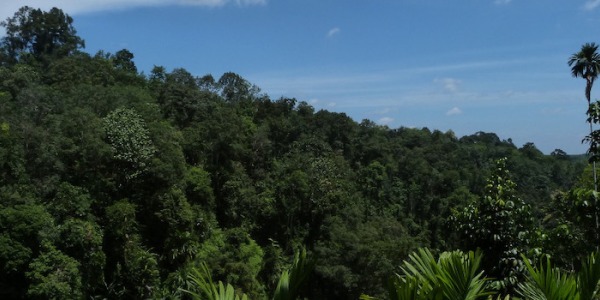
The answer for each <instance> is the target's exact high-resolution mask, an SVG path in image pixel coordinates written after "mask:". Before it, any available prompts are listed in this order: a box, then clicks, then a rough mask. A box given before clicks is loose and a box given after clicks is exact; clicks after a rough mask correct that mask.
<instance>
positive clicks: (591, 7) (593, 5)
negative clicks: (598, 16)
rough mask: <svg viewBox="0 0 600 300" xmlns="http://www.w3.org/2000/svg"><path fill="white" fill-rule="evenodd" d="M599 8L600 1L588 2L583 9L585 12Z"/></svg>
mask: <svg viewBox="0 0 600 300" xmlns="http://www.w3.org/2000/svg"><path fill="white" fill-rule="evenodd" d="M598 6H600V0H588V1H586V2H585V4H584V5H583V9H585V10H594V9H596V7H598Z"/></svg>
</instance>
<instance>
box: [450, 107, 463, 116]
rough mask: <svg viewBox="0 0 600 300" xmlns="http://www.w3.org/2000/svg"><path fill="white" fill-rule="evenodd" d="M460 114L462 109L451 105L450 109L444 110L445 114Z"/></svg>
mask: <svg viewBox="0 0 600 300" xmlns="http://www.w3.org/2000/svg"><path fill="white" fill-rule="evenodd" d="M460 114H462V110H460V108H458V107H453V108H452V109H451V110H449V111H447V112H446V116H455V115H460Z"/></svg>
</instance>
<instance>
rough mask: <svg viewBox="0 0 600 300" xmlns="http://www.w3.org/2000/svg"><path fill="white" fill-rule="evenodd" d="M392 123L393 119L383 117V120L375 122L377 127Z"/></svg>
mask: <svg viewBox="0 0 600 300" xmlns="http://www.w3.org/2000/svg"><path fill="white" fill-rule="evenodd" d="M392 122H394V119H393V118H390V117H383V118H381V119H379V120H377V124H379V125H389V124H390V123H392Z"/></svg>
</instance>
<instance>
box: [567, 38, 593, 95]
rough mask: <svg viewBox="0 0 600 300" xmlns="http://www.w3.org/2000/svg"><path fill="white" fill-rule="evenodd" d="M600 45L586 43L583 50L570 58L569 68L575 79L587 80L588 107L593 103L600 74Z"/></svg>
mask: <svg viewBox="0 0 600 300" xmlns="http://www.w3.org/2000/svg"><path fill="white" fill-rule="evenodd" d="M597 51H598V45H596V44H595V43H586V44H584V45H583V46H581V50H580V51H579V52H577V53H574V54H573V55H571V57H570V58H569V66H570V67H571V74H572V75H573V77H581V78H583V79H585V81H586V86H585V98H586V99H587V101H588V106H589V104H590V101H591V97H590V95H591V92H592V86H593V85H594V81H595V80H596V78H598V75H599V74H600V54H598V52H597Z"/></svg>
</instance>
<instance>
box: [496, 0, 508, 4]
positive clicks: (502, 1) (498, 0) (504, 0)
mask: <svg viewBox="0 0 600 300" xmlns="http://www.w3.org/2000/svg"><path fill="white" fill-rule="evenodd" d="M511 2H512V0H494V4H496V5H505V4H509V3H511Z"/></svg>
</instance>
